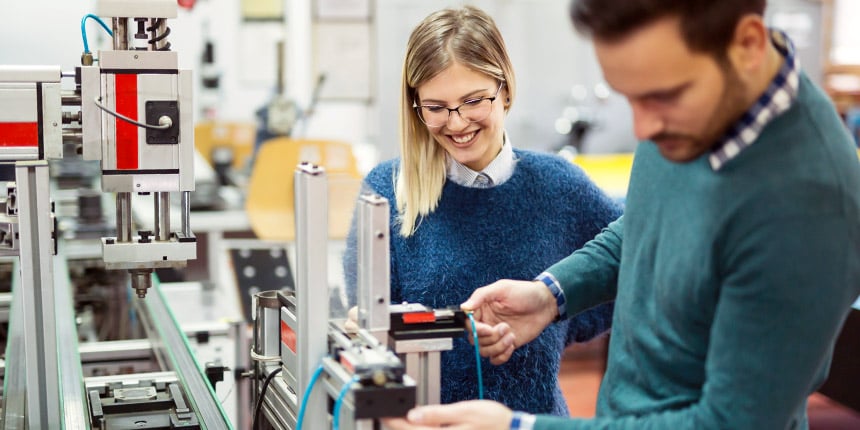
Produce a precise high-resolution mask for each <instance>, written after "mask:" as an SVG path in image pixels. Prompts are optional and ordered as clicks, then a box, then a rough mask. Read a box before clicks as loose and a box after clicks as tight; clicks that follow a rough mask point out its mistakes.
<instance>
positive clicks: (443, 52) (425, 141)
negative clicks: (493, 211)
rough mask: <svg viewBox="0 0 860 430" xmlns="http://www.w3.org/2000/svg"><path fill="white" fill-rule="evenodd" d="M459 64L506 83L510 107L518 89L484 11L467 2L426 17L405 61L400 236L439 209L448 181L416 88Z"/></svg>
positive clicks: (414, 33)
mask: <svg viewBox="0 0 860 430" xmlns="http://www.w3.org/2000/svg"><path fill="white" fill-rule="evenodd" d="M454 63H458V64H461V65H463V66H466V67H468V68H470V69H472V70H475V71H477V72H480V73H483V74H486V75H487V76H490V77H492V78H494V79H496V80H498V81H499V82H500V83H501V82H504V83H505V88H507V100H506V103H505V110H507V109H508V108H509V107H510V105H511V102H512V101H513V98H514V94H515V93H516V83H515V82H514V70H513V67H512V66H511V60H510V58H508V53H507V50H506V49H505V41H504V40H503V39H502V35H501V33H499V29H498V28H497V27H496V24H495V22H493V19H492V18H491V17H490V16H489V15H487V14H486V13H485V12H484V11H482V10H481V9H478V8H476V7H473V6H464V7H461V8H457V9H443V10H440V11H437V12H434V13H432V14H430V15H429V16H427V18H425V19H424V20H423V21H421V23H420V24H418V26H417V27H415V29H414V30H413V31H412V35H411V36H410V37H409V43H408V44H407V46H406V59H405V60H404V62H403V93H402V95H401V99H400V157H401V158H400V169H399V171H398V173H397V177H396V179H395V180H396V188H395V190H396V191H395V193H396V197H397V211H398V214H399V216H398V218H399V219H398V221H399V222H400V234H401V235H403V236H406V237H408V236H411V235H412V234H413V233H414V232H415V229H416V228H417V227H418V225H419V223H420V221H419V218H420V217H423V216H427V215H428V214H430V213H431V212H433V211H434V210H435V209H436V206H438V204H439V199H440V198H441V196H442V187H443V185H445V176H446V175H445V169H446V165H445V149H443V148H442V147H441V146H439V145H438V144H437V143H436V141H435V140H434V139H433V136H432V135H431V134H430V131H429V130H428V129H427V127H426V126H425V125H424V123H422V122H421V120H420V119H419V118H418V114H417V112H415V109H413V108H412V106H413V103H417V102H418V100H417V93H416V88H417V87H419V86H420V85H421V84H423V83H425V82H427V81H429V80H430V79H432V78H433V77H435V76H436V75H438V74H439V73H440V72H442V71H443V70H445V69H447V68H448V67H450V66H451V65H453V64H454Z"/></svg>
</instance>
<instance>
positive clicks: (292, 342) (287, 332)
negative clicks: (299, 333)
mask: <svg viewBox="0 0 860 430" xmlns="http://www.w3.org/2000/svg"><path fill="white" fill-rule="evenodd" d="M281 344H282V345H284V346H286V347H287V348H289V349H290V351H293V354H295V353H296V332H294V331H293V329H291V328H290V326H288V325H287V323H285V322H283V321H281Z"/></svg>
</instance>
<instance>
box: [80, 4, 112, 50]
mask: <svg viewBox="0 0 860 430" xmlns="http://www.w3.org/2000/svg"><path fill="white" fill-rule="evenodd" d="M88 18H92V19H94V20H96V22H97V23H99V24H101V26H102V28H103V29H105V31H106V32H107V34H108V35H109V36H110V37H113V32H112V31H110V28H108V26H107V24H105V22H104V21H102V19H101V18H99V17H97V16H95V15H93V14H91V13H88V14H86V15H84V17H83V18H81V38H82V39H84V54H89V53H90V43H89V42H88V41H87V25H86V24H87V19H88Z"/></svg>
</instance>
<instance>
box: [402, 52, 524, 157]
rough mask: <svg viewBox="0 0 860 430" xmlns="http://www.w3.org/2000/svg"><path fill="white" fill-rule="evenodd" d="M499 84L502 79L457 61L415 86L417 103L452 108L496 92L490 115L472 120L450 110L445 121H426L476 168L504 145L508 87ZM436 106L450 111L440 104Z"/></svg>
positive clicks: (451, 151) (446, 144) (450, 152)
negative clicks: (434, 125)
mask: <svg viewBox="0 0 860 430" xmlns="http://www.w3.org/2000/svg"><path fill="white" fill-rule="evenodd" d="M499 85H500V83H499V81H498V80H496V79H494V78H492V77H490V76H487V75H485V74H483V73H479V72H476V71H474V70H472V69H469V68H467V67H466V66H463V65H461V64H459V63H454V64H452V65H451V67H448V68H447V69H445V70H443V71H442V72H441V73H439V74H438V75H436V76H434V77H433V79H430V80H429V81H427V82H425V83H423V84H421V85H419V86H418V87H417V88H416V91H417V93H418V102H417V103H418V104H419V105H421V106H428V105H432V106H439V107H447V108H451V109H453V108H456V107H458V106H460V105H461V104H463V103H466V102H473V101H475V100H477V99H480V98H486V97H493V96H496V99H495V100H494V101H492V102H491V103H490V107H491V110H490V113H489V115H487V117H486V118H484V119H481V120H479V121H475V122H469V121H468V120H466V119H464V118H463V116H461V115H459V114H458V113H457V112H450V113H448V121H447V122H446V123H444V125H441V126H439V127H430V126H427V125H426V124H425V126H426V127H427V129H428V130H429V131H430V134H432V135H433V138H434V139H435V140H436V142H438V143H439V144H440V145H442V147H443V148H445V151H447V152H448V155H450V156H451V157H453V158H454V159H455V160H457V161H458V162H460V163H461V164H463V165H465V166H466V167H468V168H470V169H472V170H474V171H481V170H483V169H484V168H485V167H487V166H488V165H489V164H490V162H492V161H493V159H495V158H496V155H498V154H499V151H501V149H502V139H503V135H504V125H505V109H504V103H505V99H506V97H507V88H504V87H502V88H501V91H499ZM497 91H498V94H496V92H497ZM486 102H487V101H485V102H484V103H486ZM435 110H437V111H441V112H448V111H447V110H445V109H439V108H436V109H435ZM464 110H465V109H464ZM425 111H426V110H425ZM466 116H468V115H466Z"/></svg>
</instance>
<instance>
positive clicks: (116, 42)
mask: <svg viewBox="0 0 860 430" xmlns="http://www.w3.org/2000/svg"><path fill="white" fill-rule="evenodd" d="M113 49H114V51H127V50H128V18H114V19H113Z"/></svg>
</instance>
